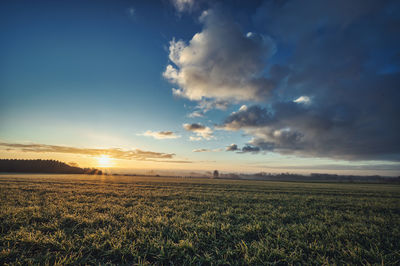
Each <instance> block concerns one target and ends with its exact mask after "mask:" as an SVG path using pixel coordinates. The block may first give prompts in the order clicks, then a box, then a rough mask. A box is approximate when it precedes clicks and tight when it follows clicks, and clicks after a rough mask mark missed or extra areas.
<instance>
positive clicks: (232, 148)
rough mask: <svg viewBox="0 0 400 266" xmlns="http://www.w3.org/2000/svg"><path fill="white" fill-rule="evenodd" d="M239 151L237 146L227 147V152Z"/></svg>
mask: <svg viewBox="0 0 400 266" xmlns="http://www.w3.org/2000/svg"><path fill="white" fill-rule="evenodd" d="M237 150H239V148H238V146H237V145H236V144H231V145H229V146H227V147H226V151H237Z"/></svg>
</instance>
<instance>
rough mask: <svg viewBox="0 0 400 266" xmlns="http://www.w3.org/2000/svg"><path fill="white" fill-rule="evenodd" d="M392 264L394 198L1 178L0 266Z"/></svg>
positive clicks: (393, 194)
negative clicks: (76, 265) (61, 265)
mask: <svg viewBox="0 0 400 266" xmlns="http://www.w3.org/2000/svg"><path fill="white" fill-rule="evenodd" d="M107 263H108V264H174V265H182V264H206V265H207V264H234V265H237V264H252V265H259V264H267V263H275V264H304V263H308V264H388V265H396V264H397V265H399V264H400V186H398V185H384V184H332V183H300V182H298V183H289V182H267V181H232V180H231V181H229V180H205V179H179V178H175V179H174V178H145V177H111V176H101V177H93V176H79V175H75V176H74V175H71V176H66V175H58V176H57V175H53V176H46V175H25V176H18V175H8V176H4V175H3V176H0V264H1V265H4V264H21V265H26V264H107Z"/></svg>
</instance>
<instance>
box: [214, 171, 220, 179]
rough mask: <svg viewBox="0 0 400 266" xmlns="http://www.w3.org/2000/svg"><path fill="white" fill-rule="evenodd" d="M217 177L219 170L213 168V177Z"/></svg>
mask: <svg viewBox="0 0 400 266" xmlns="http://www.w3.org/2000/svg"><path fill="white" fill-rule="evenodd" d="M218 177H219V172H218V170H214V173H213V178H218Z"/></svg>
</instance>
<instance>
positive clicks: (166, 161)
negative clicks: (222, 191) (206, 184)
mask: <svg viewBox="0 0 400 266" xmlns="http://www.w3.org/2000/svg"><path fill="white" fill-rule="evenodd" d="M0 5H1V8H0V17H1V19H0V20H1V24H0V27H1V34H0V36H1V37H0V38H1V41H0V158H21V159H28V158H31V159H56V160H60V161H64V162H74V163H77V164H78V165H80V166H84V167H86V166H87V167H102V168H111V169H132V170H139V169H140V170H143V169H148V170H170V171H179V170H186V171H190V170H193V171H211V170H214V169H218V170H220V171H225V172H253V173H254V172H260V171H264V172H282V171H285V172H294V173H311V172H325V173H338V174H363V175H375V174H379V175H391V176H398V175H400V138H399V137H398V135H399V132H400V119H399V115H400V104H399V100H400V88H399V86H400V34H399V28H400V3H399V2H398V1H395V0H389V1H378V0H353V1H345V0H339V1H319V0H306V1H301V0H287V1H273V0H263V1H261V0H260V1H209V0H198V1H195V0H170V1H162V0H160V1H128V0H126V1H85V0H84V1H26V0H23V1H11V0H5V1H2V2H1V4H0Z"/></svg>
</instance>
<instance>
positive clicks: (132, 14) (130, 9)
mask: <svg viewBox="0 0 400 266" xmlns="http://www.w3.org/2000/svg"><path fill="white" fill-rule="evenodd" d="M127 12H128V15H129V16H131V17H133V16H135V14H136V9H135V8H133V7H130V8H128V9H127Z"/></svg>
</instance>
